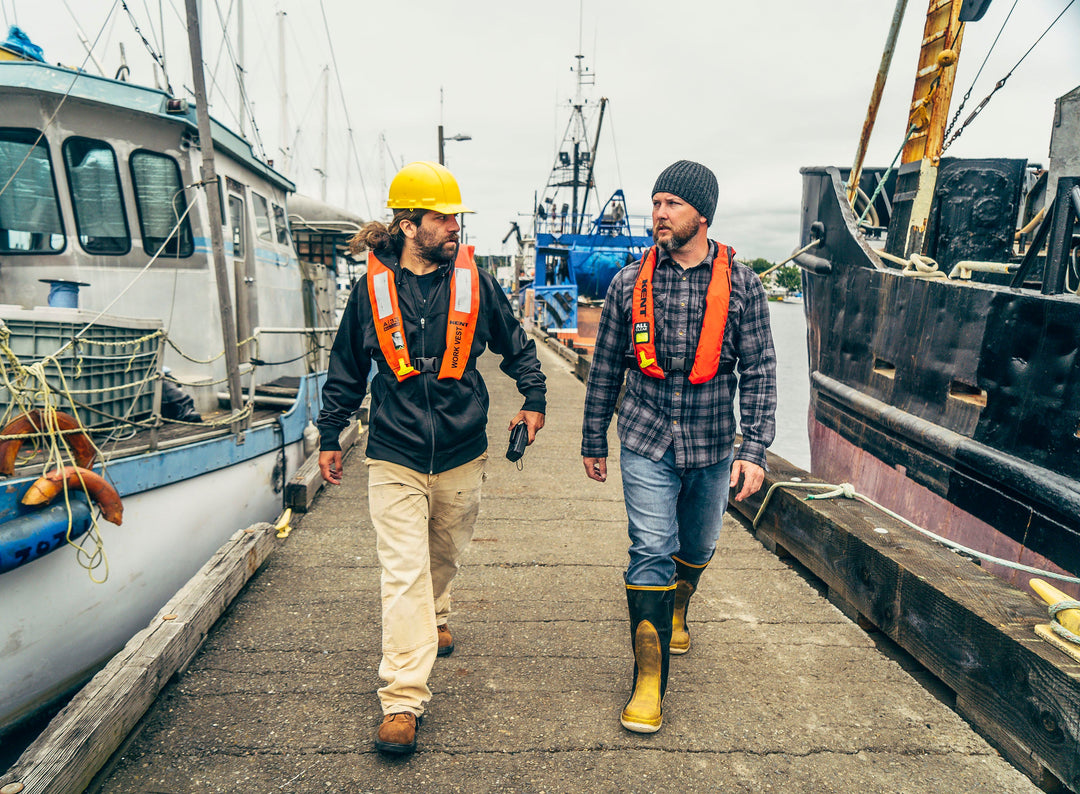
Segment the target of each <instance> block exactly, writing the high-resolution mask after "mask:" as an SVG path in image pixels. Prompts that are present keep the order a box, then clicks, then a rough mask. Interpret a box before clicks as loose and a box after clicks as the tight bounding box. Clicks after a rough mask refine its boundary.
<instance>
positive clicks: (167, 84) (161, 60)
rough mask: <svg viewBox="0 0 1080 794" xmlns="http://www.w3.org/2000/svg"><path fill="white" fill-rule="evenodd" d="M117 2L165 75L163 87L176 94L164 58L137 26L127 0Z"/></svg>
mask: <svg viewBox="0 0 1080 794" xmlns="http://www.w3.org/2000/svg"><path fill="white" fill-rule="evenodd" d="M119 2H120V5H121V6H122V7H123V9H124V11H126V12H127V15H128V19H130V20H131V26H132V27H133V28H134V29H135V35H137V36H138V37H139V38H140V39H142V43H143V46H144V47H146V51H147V52H149V53H150V57H151V58H153V59H154V63H156V64H157V65H158V66H160V67H161V73H162V75H163V76H164V77H165V88H166V90H167V91H168V92H169V96H176V93H175V92H174V91H173V87H172V82H171V81H170V80H169V71H168V70H167V69H166V68H165V59H164V58H162V57H161V56H160V55H158V54H157V50H155V49H154V45H152V44H151V43H150V42H149V41H147V40H146V36H144V35H143V32H142V30H141V29H140V28H139V23H138V22H137V21H136V20H135V15H134V14H133V13H131V9H130V8H128V4H127V0H119ZM109 13H110V15H111V14H112V12H111V11H110V12H109ZM84 63H85V61H84Z"/></svg>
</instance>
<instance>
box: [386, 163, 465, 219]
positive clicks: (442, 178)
mask: <svg viewBox="0 0 1080 794" xmlns="http://www.w3.org/2000/svg"><path fill="white" fill-rule="evenodd" d="M386 206H387V207H390V208H391V209H395V210H397V209H409V210H419V209H424V210H433V211H434V212H441V213H442V214H443V215H457V214H458V213H459V212H472V210H471V209H469V208H468V207H466V206H465V205H464V204H462V203H461V189H460V188H458V183H457V180H456V179H454V175H453V174H451V173H450V171H449V170H448V169H447V168H446V166H444V165H439V164H438V163H429V162H427V161H426V160H419V161H417V162H415V163H409V164H408V165H407V166H405V167H404V168H402V169H401V170H400V171H398V172H397V174H396V175H395V176H394V181H393V182H391V183H390V198H389V199H388V200H387V202H386Z"/></svg>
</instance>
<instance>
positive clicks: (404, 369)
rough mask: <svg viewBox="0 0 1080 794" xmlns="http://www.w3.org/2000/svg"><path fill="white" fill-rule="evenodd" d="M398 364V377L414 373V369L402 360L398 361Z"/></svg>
mask: <svg viewBox="0 0 1080 794" xmlns="http://www.w3.org/2000/svg"><path fill="white" fill-rule="evenodd" d="M398 364H400V365H401V366H399V367H398V371H397V374H398V375H408V374H409V373H410V372H415V371H416V367H412V366H410V365H409V362H408V361H406V360H405V359H403V358H401V359H398Z"/></svg>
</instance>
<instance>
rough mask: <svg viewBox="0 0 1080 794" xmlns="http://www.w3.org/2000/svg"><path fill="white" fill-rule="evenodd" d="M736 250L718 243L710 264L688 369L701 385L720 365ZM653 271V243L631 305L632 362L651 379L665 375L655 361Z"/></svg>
mask: <svg viewBox="0 0 1080 794" xmlns="http://www.w3.org/2000/svg"><path fill="white" fill-rule="evenodd" d="M734 258H735V251H734V250H733V249H731V248H729V247H728V246H726V245H719V244H717V252H716V259H715V260H713V264H712V275H711V276H710V278H709V289H708V292H707V293H706V295H705V316H704V317H703V319H702V322H701V333H700V335H699V337H698V345H697V350H696V351H695V352H694V366H693V368H692V369H691V370H690V376H689V380H690V382H691V383H694V384H700V383H704V382H705V381H708V380H711V379H712V378H713V377H715V376H716V373H717V371H718V370H719V368H720V349H721V348H722V347H723V344H724V328H725V327H726V326H727V316H728V304H729V303H730V301H731V260H732V259H734ZM655 270H656V246H653V247H652V248H650V249H649V250H648V252H646V254H645V257H644V258H643V259H642V261H641V269H640V270H639V271H638V276H637V280H636V281H635V282H634V294H633V299H632V303H631V307H630V318H631V327H632V329H633V330H632V332H633V339H634V361H635V363H636V364H637V367H638V369H639V370H641V372H642V373H643V374H645V375H648V376H649V377H650V378H664V371H663V370H662V369H661V368H660V365H659V364H658V363H657V362H656V316H655V313H654V311H653V288H652V277H653V272H654V271H655Z"/></svg>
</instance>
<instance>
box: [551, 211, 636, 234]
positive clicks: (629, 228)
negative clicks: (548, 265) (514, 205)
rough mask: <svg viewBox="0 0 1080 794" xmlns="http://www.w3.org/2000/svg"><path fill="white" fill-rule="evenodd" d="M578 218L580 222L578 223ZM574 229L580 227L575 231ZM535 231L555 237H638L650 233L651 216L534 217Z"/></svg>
mask: <svg viewBox="0 0 1080 794" xmlns="http://www.w3.org/2000/svg"><path fill="white" fill-rule="evenodd" d="M579 220H580V223H579ZM575 229H580V230H579V231H577V232H575V231H574V230H575ZM536 233H537V234H550V235H551V236H553V237H555V238H559V237H562V236H564V235H570V234H579V235H590V236H603V237H619V236H627V237H640V236H645V235H651V234H652V218H651V217H650V216H648V215H623V216H621V217H618V216H615V215H601V216H599V217H597V216H593V215H581V214H579V215H577V216H571V215H565V216H562V215H560V216H555V217H549V218H539V217H538V218H537V219H536Z"/></svg>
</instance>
